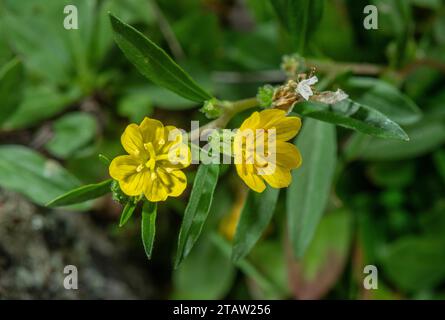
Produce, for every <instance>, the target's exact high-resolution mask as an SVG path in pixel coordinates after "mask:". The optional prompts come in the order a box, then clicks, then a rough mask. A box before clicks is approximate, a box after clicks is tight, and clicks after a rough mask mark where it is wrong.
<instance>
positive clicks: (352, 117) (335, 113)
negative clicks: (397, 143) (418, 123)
mask: <svg viewBox="0 0 445 320" xmlns="http://www.w3.org/2000/svg"><path fill="white" fill-rule="evenodd" d="M293 111H294V112H297V113H299V114H300V115H302V116H305V117H310V118H314V119H317V120H321V121H325V122H329V123H333V124H336V125H339V126H342V127H345V128H349V129H353V130H356V131H359V132H362V133H366V134H369V135H371V136H376V137H379V138H388V139H398V140H405V141H408V140H409V137H408V135H407V134H406V132H405V131H403V129H402V128H400V126H399V125H398V124H397V123H395V122H394V121H392V120H391V119H389V118H388V117H387V116H385V115H384V114H383V113H381V112H379V111H377V110H375V109H373V108H371V107H368V106H365V105H361V104H359V103H357V102H354V101H352V100H350V99H345V100H342V101H340V102H338V103H336V104H324V103H320V102H315V101H305V102H301V103H297V104H295V107H294V109H293Z"/></svg>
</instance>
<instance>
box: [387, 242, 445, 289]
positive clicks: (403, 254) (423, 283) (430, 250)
mask: <svg viewBox="0 0 445 320" xmlns="http://www.w3.org/2000/svg"><path fill="white" fill-rule="evenodd" d="M443 246H444V243H443V241H442V240H441V239H440V238H435V237H406V238H401V239H399V240H397V241H396V242H394V243H392V244H390V245H389V246H387V247H386V248H385V250H384V251H383V252H382V254H381V257H380V259H381V263H382V267H383V271H384V272H385V274H386V275H387V276H388V277H389V279H391V280H392V282H394V283H395V284H396V285H397V286H398V287H400V288H402V289H403V290H406V291H409V292H413V291H420V290H422V289H431V288H433V287H435V286H438V285H439V284H440V283H442V281H443V280H444V279H445V269H444V268H443V266H444V264H445V251H444V250H443Z"/></svg>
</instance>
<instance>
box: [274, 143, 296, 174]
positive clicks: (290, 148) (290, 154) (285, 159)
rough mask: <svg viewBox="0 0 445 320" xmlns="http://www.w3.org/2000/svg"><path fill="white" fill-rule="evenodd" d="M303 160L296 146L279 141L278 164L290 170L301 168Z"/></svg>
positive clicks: (277, 148) (277, 147)
mask: <svg viewBox="0 0 445 320" xmlns="http://www.w3.org/2000/svg"><path fill="white" fill-rule="evenodd" d="M301 163H302V158H301V154H300V151H299V150H298V148H297V147H296V146H294V145H293V144H292V143H289V142H283V141H277V145H276V164H277V165H279V166H281V167H284V168H289V169H296V168H298V167H300V166H301Z"/></svg>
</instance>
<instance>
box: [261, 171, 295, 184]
mask: <svg viewBox="0 0 445 320" xmlns="http://www.w3.org/2000/svg"><path fill="white" fill-rule="evenodd" d="M260 172H261V170H260ZM261 177H262V178H263V179H264V180H266V182H267V183H268V184H269V185H270V186H271V187H272V188H277V189H279V188H286V187H288V186H289V185H290V183H291V181H292V176H291V174H290V169H288V168H283V167H281V166H276V167H275V170H274V173H273V174H269V175H261Z"/></svg>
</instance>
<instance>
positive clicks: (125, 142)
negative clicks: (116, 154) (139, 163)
mask: <svg viewBox="0 0 445 320" xmlns="http://www.w3.org/2000/svg"><path fill="white" fill-rule="evenodd" d="M121 143H122V146H123V147H124V149H125V151H127V152H128V153H129V154H131V155H134V156H136V157H138V156H139V155H140V154H141V152H142V150H144V143H143V141H142V135H141V132H140V131H139V127H138V125H137V124H134V123H132V124H130V125H128V126H127V128H125V131H124V133H123V134H122V136H121Z"/></svg>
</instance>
